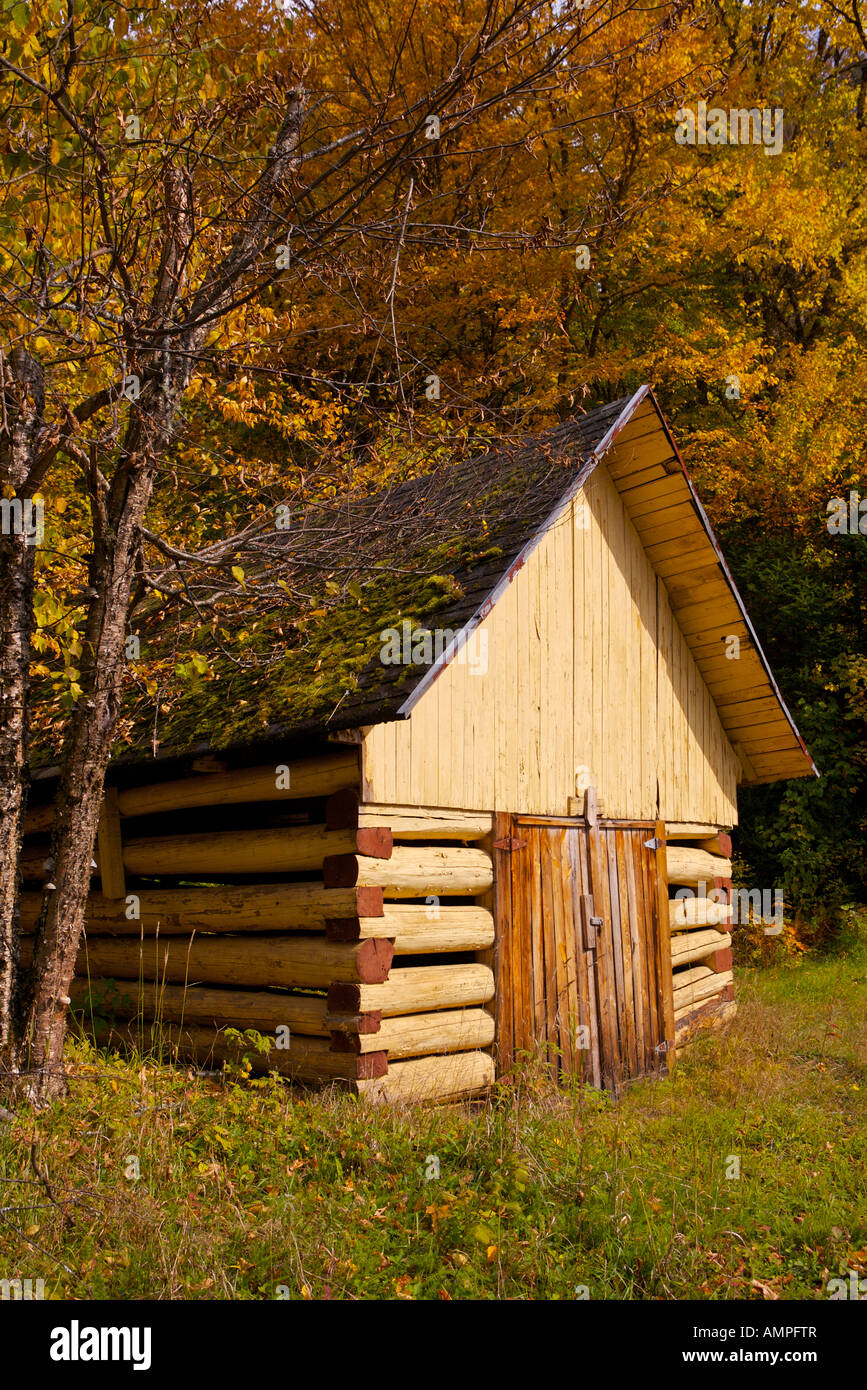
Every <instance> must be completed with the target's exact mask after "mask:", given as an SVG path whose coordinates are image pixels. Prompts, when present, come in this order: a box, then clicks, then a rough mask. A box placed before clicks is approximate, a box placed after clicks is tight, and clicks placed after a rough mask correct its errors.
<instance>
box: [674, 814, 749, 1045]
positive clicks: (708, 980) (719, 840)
mask: <svg viewBox="0 0 867 1390" xmlns="http://www.w3.org/2000/svg"><path fill="white" fill-rule="evenodd" d="M731 849H732V845H731V839H730V837H729V836H728V835H727V834H726V833H725V832H722V831H716V830H715V828H714V827H713V826H702V825H690V824H683V823H681V824H671V825H668V826H667V827H666V866H667V875H668V884H669V904H668V907H669V924H670V928H671V965H672V974H673V989H674V1024H675V1046H676V1047H677V1048H678V1049H680V1048H682V1047H684V1046H686V1045H687V1043H688V1042H689V1041H691V1040H692V1038H693V1037H694V1036H695V1034H696V1033H697V1032H699V1031H701V1029H703V1028H705V1027H708V1026H714V1025H716V1024H718V1023H720V1022H721V1021H724V1020H727V1019H729V1018H731V1017H732V1016H733V1015H734V1013H735V1011H736V1009H737V1005H736V1004H735V1002H734V977H733V974H732V952H731V944H732V939H731V934H730V931H729V926H730V918H731V915H732V908H731V896H732V883H731ZM680 889H689V890H690V893H691V896H689V897H683V898H678V897H677V893H678V890H680ZM711 895H712V896H711Z"/></svg>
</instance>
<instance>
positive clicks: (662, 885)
mask: <svg viewBox="0 0 867 1390" xmlns="http://www.w3.org/2000/svg"><path fill="white" fill-rule="evenodd" d="M653 834H654V837H655V839H656V840H657V841H658V842H659V848H658V849H657V851H656V869H657V874H656V881H657V888H658V896H657V910H658V920H657V930H656V968H657V972H658V977H659V987H660V1007H661V1011H662V1021H663V1025H664V1037H665V1041H666V1044H667V1047H668V1053H667V1059H668V1065H669V1067H673V1066H674V1063H675V1054H674V997H673V996H674V983H673V979H672V969H671V928H670V925H669V919H668V873H667V872H666V861H665V822H664V821H662V820H658V821H657V822H656V825H655V827H654V831H653Z"/></svg>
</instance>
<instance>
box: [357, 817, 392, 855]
mask: <svg viewBox="0 0 867 1390" xmlns="http://www.w3.org/2000/svg"><path fill="white" fill-rule="evenodd" d="M355 843H356V845H357V847H358V853H359V854H363V855H365V856H366V857H367V858H368V859H390V858H391V853H392V850H393V849H394V839H393V837H392V833H391V831H390V830H388V829H386V827H385V826H373V825H366V826H365V825H363V826H362V827H361V829H360V830H356V832H355Z"/></svg>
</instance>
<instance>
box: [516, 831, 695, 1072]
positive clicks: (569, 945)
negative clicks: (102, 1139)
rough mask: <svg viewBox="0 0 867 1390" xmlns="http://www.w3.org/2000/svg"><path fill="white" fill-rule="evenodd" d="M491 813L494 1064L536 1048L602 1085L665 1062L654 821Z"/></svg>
mask: <svg viewBox="0 0 867 1390" xmlns="http://www.w3.org/2000/svg"><path fill="white" fill-rule="evenodd" d="M496 822H497V823H496V828H495V837H494V839H495V844H494V857H495V866H496V887H495V895H496V919H497V939H496V943H495V950H494V967H495V975H496V981H497V993H496V1006H495V1007H496V1015H497V1039H498V1057H499V1066H500V1071H501V1073H502V1072H504V1071H507V1070H508V1069H509V1067H510V1065H511V1063H512V1062H513V1061H514V1060H516V1059H518V1058H520V1056H521V1054H528V1053H529V1054H538V1053H539V1052H540V1051H541V1052H542V1053H543V1054H544V1055H546V1057H547V1059H548V1064H549V1066H550V1067H551V1069H552V1071H554V1072H557V1073H559V1072H565V1073H568V1074H572V1075H577V1076H579V1077H583V1079H584V1080H586V1081H587V1082H589V1083H590V1084H592V1085H594V1086H602V1087H605V1088H607V1089H612V1090H617V1089H618V1088H619V1087H620V1086H621V1085H622V1084H623V1083H624V1082H626V1081H628V1080H629V1079H630V1078H633V1077H638V1076H648V1075H654V1074H658V1073H660V1072H661V1071H663V1070H665V1069H666V1066H667V1061H668V1059H669V1054H670V1052H671V1049H672V1048H673V1046H674V1016H673V1006H672V967H671V946H670V937H669V922H668V901H667V900H668V891H667V885H666V882H665V874H664V841H663V839H662V836H663V833H664V832H663V827H662V824H661V823H657V824H656V825H655V826H654V825H653V824H647V823H645V824H637V823H633V824H625V823H605V822H598V821H595V820H593V821H591V822H587V821H582V822H580V823H578V822H576V821H574V820H572V821H565V820H564V821H554V820H550V819H547V818H546V819H544V820H543V819H541V818H537V817H522V816H504V815H499V816H498V817H497V818H496ZM660 851H663V857H662V859H661V861H660Z"/></svg>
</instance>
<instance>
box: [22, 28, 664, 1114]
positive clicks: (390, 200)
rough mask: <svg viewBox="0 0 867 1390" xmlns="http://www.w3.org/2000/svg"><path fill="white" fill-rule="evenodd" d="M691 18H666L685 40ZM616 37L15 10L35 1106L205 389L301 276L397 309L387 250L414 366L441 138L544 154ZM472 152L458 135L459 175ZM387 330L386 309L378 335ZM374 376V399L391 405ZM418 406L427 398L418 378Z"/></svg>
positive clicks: (27, 987)
mask: <svg viewBox="0 0 867 1390" xmlns="http://www.w3.org/2000/svg"><path fill="white" fill-rule="evenodd" d="M635 8H636V10H637V9H638V7H637V6H636V7H635ZM631 9H632V5H631V3H629V2H628V3H627V4H626V6H625V11H626V12H628V11H630V10H631ZM621 13H622V12H621ZM674 13H676V7H673V8H672V9H671V10H667V11H664V12H663V20H660V19H659V18H658V17H656V16H653V17H652V18H651V19H650V20H649V21H645V27H647V28H649V29H650V30H651V31H653V30H654V29H655V30H658V31H660V32H662V31H663V30H664V29H665V28H667V27H668V26H669V25H670V24H671V16H672V15H673V14H674ZM607 23H609V18H608V17H607V13H606V11H605V10H604V9H602V8H599V9H598V10H597V11H596V12H595V14H594V12H593V7H590V11H589V12H588V9H587V7H586V6H585V5H583V4H581V5H579V4H573V3H571V0H566V3H557V4H544V3H540V2H539V0H509V3H505V4H504V3H500V0H472V3H466V4H462V5H460V6H459V7H458V8H457V10H456V11H455V12H450V13H449V14H448V15H447V16H446V17H445V19H443V16H442V10H441V7H439V6H435V5H430V6H427V7H424V6H422V7H419V6H414V7H408V8H407V10H406V12H404V11H403V9H402V7H400V6H394V7H392V6H383V7H381V8H374V9H371V8H370V7H368V6H367V5H362V4H361V3H360V2H359V3H354V4H353V3H350V4H343V3H333V2H332V0H323V2H322V3H318V0H311V2H310V3H309V4H307V5H306V6H301V7H299V8H298V10H297V12H296V14H295V18H294V20H289V19H287V17H286V14H285V11H284V10H283V7H282V6H279V5H277V4H270V3H268V0H261V3H258V0H251V3H249V4H246V5H242V6H239V7H237V6H234V5H231V4H209V3H198V2H197V0H185V3H182V4H179V5H177V6H176V7H174V8H166V7H163V6H157V5H140V6H138V5H136V6H129V7H125V8H120V7H117V6H109V5H103V4H99V3H93V2H91V3H85V4H82V5H78V4H76V3H74V0H64V2H61V0H37V3H34V4H30V5H23V4H8V3H7V4H4V37H3V39H2V41H0V109H2V112H3V118H2V119H3V126H2V149H0V162H2V190H0V197H2V203H0V218H2V225H3V227H4V229H5V231H6V232H7V236H6V237H5V238H4V249H3V251H2V253H0V299H2V304H3V312H4V341H3V344H2V354H0V374H2V375H0V391H2V402H3V416H2V435H0V483H2V486H3V490H4V498H5V501H6V502H8V503H9V506H8V507H7V508H6V511H5V512H4V517H6V516H7V515H8V517H9V524H8V526H5V525H4V534H3V536H2V538H0V636H2V643H0V645H2V653H3V655H2V670H0V676H2V679H3V691H2V700H3V711H2V712H3V729H2V740H3V744H2V752H3V754H4V757H3V761H2V766H0V807H2V811H3V831H2V834H3V841H2V845H0V848H2V853H3V859H2V866H0V1057H2V1065H3V1071H4V1078H5V1090H6V1092H7V1093H8V1094H10V1095H12V1096H13V1097H14V1096H20V1095H22V1094H26V1095H27V1096H29V1097H30V1099H31V1100H33V1101H35V1102H42V1101H45V1100H48V1099H50V1098H51V1097H53V1096H56V1095H58V1094H60V1093H61V1092H62V1090H63V1086H64V1076H63V1067H62V1049H63V1041H64V1036H65V1028H66V1013H65V1009H66V1004H67V1002H68V992H69V985H70V981H71V978H72V974H73V970H74V962H75V957H76V952H77V948H78V943H79V938H80V934H81V929H82V921H83V914H84V906H85V902H86V897H87V892H88V888H89V882H90V874H91V856H92V852H93V844H94V838H95V833H96V826H97V819H98V814H99V806H100V800H101V794H102V787H103V780H104V775H105V770H106V766H107V763H108V760H109V757H110V753H111V748H112V741H113V736H114V732H115V730H116V727H117V720H118V715H119V710H120V708H121V703H122V697H123V690H124V684H125V681H126V679H127V675H128V672H127V663H126V662H125V660H124V655H125V641H126V637H127V634H128V619H129V612H130V605H131V601H132V597H133V595H134V594H135V595H138V594H140V593H142V592H144V593H146V592H147V591H148V579H149V574H150V570H151V568H152V565H153V557H152V556H151V558H150V559H149V558H148V554H149V552H148V549H147V547H148V545H151V546H153V545H155V546H157V548H159V546H160V545H162V546H163V547H164V546H165V545H166V541H165V539H164V538H163V537H162V536H160V535H158V534H157V532H155V531H153V530H151V529H150V528H149V527H147V526H146V524H145V523H146V518H147V514H148V508H149V506H150V505H151V502H152V498H153V494H154V488H155V486H157V485H161V483H162V480H163V478H164V476H165V468H166V461H167V459H168V458H169V455H170V453H171V451H172V449H173V447H174V446H175V445H176V444H177V443H178V441H179V439H180V438H181V437H182V435H183V433H184V429H185V426H186V408H187V403H188V400H189V398H190V392H191V388H192V387H193V384H194V383H195V382H196V381H197V380H201V378H202V377H203V376H204V377H207V378H208V379H211V380H214V381H216V380H220V381H224V380H225V379H226V377H227V374H228V375H230V373H228V370H227V369H228V364H229V363H230V362H231V360H232V358H233V356H234V357H235V359H236V360H237V361H238V362H240V363H243V362H244V360H245V355H246V354H247V352H248V350H249V348H250V345H251V344H256V343H259V342H261V341H262V339H263V337H264V336H265V335H266V334H267V332H268V328H267V326H268V325H270V324H273V322H274V321H275V319H276V318H277V317H278V316H280V315H281V314H282V315H283V316H284V321H286V320H291V317H292V314H293V312H294V309H293V305H292V302H291V301H292V296H291V293H290V295H289V297H288V302H287V298H286V286H287V285H295V284H301V283H302V282H304V283H306V284H308V285H315V286H317V287H319V288H320V290H321V298H320V300H319V303H318V305H317V306H316V309H315V312H316V328H317V332H318V333H319V334H320V335H322V336H323V337H324V336H327V334H328V333H329V332H330V333H331V334H332V335H333V337H334V338H339V337H340V334H341V332H342V331H343V330H342V328H341V326H340V325H341V323H342V321H343V320H341V319H340V317H339V316H340V313H341V311H343V313H344V315H345V308H346V305H347V304H348V305H351V306H352V307H353V311H354V310H355V308H356V307H358V306H359V305H360V304H361V302H362V296H360V295H359V288H360V287H361V286H362V285H363V286H364V288H365V291H366V292H367V293H369V287H370V284H371V280H370V278H369V270H370V263H366V262H365V254H364V253H365V251H366V248H368V247H370V246H371V245H373V246H374V247H376V248H377V250H378V251H379V253H380V260H379V264H380V265H382V261H383V257H384V259H385V261H386V263H387V264H388V266H389V273H390V280H389V281H388V282H387V283H386V286H385V291H384V296H383V287H382V285H380V287H379V300H378V305H379V304H381V303H382V301H383V298H384V304H385V312H384V314H383V318H384V320H385V332H380V334H379V341H383V340H384V341H390V342H391V344H392V346H393V347H394V349H395V356H396V357H397V358H400V353H401V350H400V345H399V341H398V330H397V320H396V318H395V315H394V312H393V307H392V306H393V301H394V294H395V293H396V286H397V283H398V278H399V272H400V258H401V254H402V250H403V248H404V247H405V245H406V244H407V243H408V241H409V240H410V239H415V238H418V237H420V236H423V237H424V238H425V239H426V240H427V241H428V243H429V244H436V242H437V241H438V240H440V239H444V240H449V241H450V242H451V244H454V235H453V230H454V229H453V228H452V227H451V225H450V224H448V223H447V222H444V221H443V220H442V219H441V218H439V217H437V216H436V215H435V209H436V205H437V202H438V199H439V193H438V187H437V179H436V178H433V177H429V176H428V174H427V173H426V172H425V171H426V170H428V168H429V162H430V152H431V148H432V143H433V142H434V141H435V140H436V138H438V137H437V136H436V135H434V136H432V134H431V132H436V131H439V133H440V134H441V130H440V127H445V129H446V131H447V132H448V131H449V130H451V131H452V138H453V140H454V141H455V143H456V148H455V149H454V157H455V159H456V161H459V160H460V158H461V157H462V155H463V152H462V150H460V148H458V146H459V144H460V137H461V133H462V132H464V133H466V132H470V131H473V130H475V131H477V132H478V131H480V130H483V131H484V134H485V138H486V139H487V140H488V142H490V139H491V138H492V137H491V133H490V123H492V128H493V139H494V142H495V148H497V149H502V150H503V151H508V150H509V148H510V147H511V145H512V144H513V143H514V141H515V139H516V138H517V139H519V140H521V141H526V140H527V139H531V138H532V136H533V131H532V127H528V126H527V124H526V120H525V118H524V114H523V113H525V112H526V111H527V110H528V109H530V108H533V107H534V106H535V103H536V102H537V101H538V99H539V97H540V95H541V94H543V93H545V92H548V91H551V90H555V89H557V88H559V87H560V86H562V85H565V86H566V87H569V86H572V85H574V84H575V83H576V82H577V81H578V79H579V76H583V75H584V74H585V73H586V72H587V71H588V70H591V69H593V68H594V67H599V68H603V67H607V68H609V69H610V68H611V67H612V65H614V66H617V65H618V64H619V63H621V62H624V61H626V60H627V56H628V51H629V50H631V49H634V47H635V43H636V39H635V36H634V35H632V36H630V37H629V40H628V43H627V44H626V47H625V48H624V47H623V45H622V43H621V41H620V39H618V47H617V48H616V49H615V48H613V47H612V46H610V45H609V46H608V47H606V45H605V43H604V42H601V41H600V38H599V35H600V32H602V31H604V29H605V27H606V24H607ZM371 31H372V32H374V33H375V35H376V39H377V41H378V43H379V45H380V51H378V52H376V55H375V61H371V59H370V53H371V49H370V45H369V44H367V45H366V50H367V51H366V55H365V57H364V59H363V61H362V60H360V61H359V63H358V64H357V65H355V64H352V63H350V64H349V65H348V66H347V70H346V73H341V74H340V75H339V77H337V78H336V77H335V71H334V69H333V67H330V65H329V62H328V61H327V58H328V55H329V53H331V54H333V51H334V48H335V46H336V45H346V44H352V43H354V42H355V40H356V38H358V37H359V36H360V35H361V34H362V33H365V36H366V37H368V36H369V33H370V32H371ZM430 32H433V33H435V34H436V36H437V37H436V41H435V42H434V43H432V44H431V43H430V42H429V33H430ZM590 36H592V39H593V42H592V44H590ZM323 55H325V56H324V57H323ZM486 127H488V128H486ZM449 156H450V151H449V148H448V142H447V141H446V144H445V145H444V147H443V151H442V162H443V166H445V163H446V162H447V160H448V158H449ZM496 162H497V157H496V154H494V156H493V165H492V162H491V150H490V146H489V147H488V149H487V150H486V152H485V156H484V157H483V158H480V159H479V160H478V161H477V162H476V163H475V164H473V163H472V161H471V164H470V167H469V169H468V170H465V172H464V175H463V183H462V190H461V191H462V197H463V200H464V208H465V210H464V213H463V214H462V216H463V229H464V230H465V229H466V227H467V226H469V225H470V224H471V222H472V220H473V218H474V217H476V216H477V214H478V215H483V210H484V203H485V201H486V199H488V200H489V193H488V192H487V191H485V190H484V188H483V184H484V181H485V179H486V178H488V177H489V176H490V171H491V169H492V167H493V168H495V167H496ZM474 184H475V185H477V191H476V192H475V193H474V192H473V187H474ZM423 207H424V208H426V211H425V212H424V215H422V212H421V209H422V208H423ZM421 222H423V223H424V228H423V231H421V230H420V229H419V225H418V224H419V223H421ZM515 234H516V235H517V236H519V237H521V236H523V235H524V234H525V233H524V229H523V228H518V229H517V232H516V233H515ZM375 260H376V258H374V263H375ZM365 265H367V269H366V270H365V269H364V267H365ZM389 286H390V288H389ZM365 315H367V317H365ZM369 315H370V305H369V304H368V305H366V306H363V307H362V312H361V314H360V316H359V319H358V322H359V323H360V324H361V325H362V326H363V327H364V329H365V331H366V330H367V329H368V328H369ZM372 360H373V359H370V361H369V362H368V364H367V365H366V366H365V367H364V373H363V376H362V377H360V378H359V380H360V381H361V380H363V383H364V385H365V387H369V388H370V389H371V391H374V392H375V390H376V389H377V384H376V382H375V379H374V378H373V377H372V376H371V363H372ZM397 389H398V396H403V395H405V385H404V382H403V379H402V377H400V376H399V377H398V382H397ZM306 398H307V400H308V401H310V402H311V403H312V402H314V401H316V400H317V392H316V390H315V389H313V390H311V389H309V387H308V389H307V391H306ZM71 478H72V479H74V487H73V488H70V485H69V483H70V479H71ZM55 488H56V489H57V490H58V492H63V494H64V497H65V500H67V502H68V503H69V505H68V509H67V511H66V512H64V513H63V515H62V516H59V517H52V518H50V521H49V534H50V538H51V542H52V548H53V549H54V550H55V551H57V552H60V553H61V556H62V563H63V564H64V565H65V567H66V569H65V572H66V574H67V576H69V575H72V574H74V573H75V572H76V570H77V569H80V567H81V565H82V562H83V563H84V565H85V570H86V572H85V573H84V574H83V575H82V576H81V583H80V588H79V589H78V592H77V593H75V594H70V593H68V592H67V593H65V594H61V595H60V599H59V612H58V614H57V618H56V626H55V632H54V635H53V636H52V635H51V634H50V633H49V632H48V631H47V629H46V625H45V624H43V625H42V626H41V627H40V628H39V630H38V632H36V633H34V607H35V605H36V599H37V593H36V590H35V585H36V580H35V578H34V569H35V566H34V554H33V552H34V547H33V546H32V544H29V543H28V542H29V541H32V539H33V533H32V529H31V530H30V531H28V530H26V527H25V524H24V520H23V518H24V516H25V514H26V515H27V516H28V517H32V516H33V514H34V508H37V509H38V507H39V506H40V505H47V506H48V507H49V509H50V503H51V499H52V496H53V489H55ZM16 505H17V508H18V510H17V512H16ZM167 511H169V512H170V508H168V509H167ZM64 517H66V518H67V520H66V521H64ZM19 518H20V520H19ZM165 519H166V512H165V511H164V512H163V514H162V516H161V518H160V520H161V521H164V520H165ZM158 529H159V528H158ZM163 558H165V556H163ZM229 558H231V557H229ZM231 568H232V567H231V566H230V571H231ZM49 626H50V625H49ZM58 634H59V637H58ZM37 637H41V639H42V640H41V642H37V641H36V638H37ZM52 641H54V642H58V641H59V642H60V644H61V645H63V643H65V644H66V654H67V656H68V655H69V654H71V657H72V659H71V660H67V662H66V663H65V672H66V675H67V676H68V680H67V684H66V689H65V691H64V698H65V700H66V720H65V728H64V730H63V745H62V765H61V772H60V780H59V788H58V796H57V803H56V806H57V809H56V815H55V820H54V827H53V832H52V844H51V858H50V861H49V862H50V865H51V883H50V886H49V887H48V888H47V890H46V893H45V896H44V900H43V907H42V912H41V915H40V918H39V922H38V926H37V931H36V940H35V950H34V959H33V966H32V968H31V970H30V971H29V972H23V971H22V970H21V969H20V966H19V939H18V916H17V897H18V883H19V874H18V863H19V855H20V843H21V832H22V824H23V815H24V811H25V803H26V782H27V768H28V757H29V749H28V740H29V736H30V731H31V728H32V725H33V710H34V701H33V697H32V692H31V685H30V663H31V659H32V658H33V657H34V656H36V657H37V658H39V657H40V656H44V655H45V654H46V643H48V644H49V645H50V643H51V642H52ZM34 647H35V650H34ZM42 664H44V663H41V662H40V661H39V660H37V661H36V665H37V666H40V665H42ZM37 678H38V679H44V676H41V675H39V673H37Z"/></svg>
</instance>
